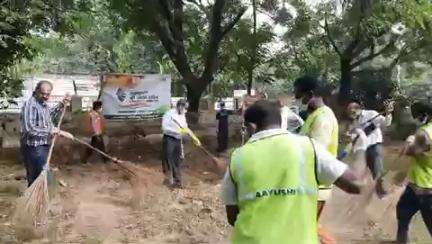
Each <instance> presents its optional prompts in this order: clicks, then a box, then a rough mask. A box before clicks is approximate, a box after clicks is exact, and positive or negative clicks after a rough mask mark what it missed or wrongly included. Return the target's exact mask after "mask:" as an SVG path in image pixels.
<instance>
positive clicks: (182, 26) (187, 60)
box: [109, 0, 246, 112]
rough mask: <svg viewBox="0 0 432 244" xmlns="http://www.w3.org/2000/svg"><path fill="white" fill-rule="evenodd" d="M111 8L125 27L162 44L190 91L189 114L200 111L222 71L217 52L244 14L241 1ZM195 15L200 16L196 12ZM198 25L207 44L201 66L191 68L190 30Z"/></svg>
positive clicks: (160, 0) (176, 0) (116, 2)
mask: <svg viewBox="0 0 432 244" xmlns="http://www.w3.org/2000/svg"><path fill="white" fill-rule="evenodd" d="M109 2H110V3H111V8H112V9H114V10H115V11H116V13H117V14H118V15H120V16H121V18H122V19H124V20H125V23H124V24H125V27H126V28H130V29H133V30H135V32H136V33H138V34H140V33H142V32H148V31H150V32H151V33H152V34H154V35H155V36H156V37H157V38H158V39H159V40H160V42H161V43H162V45H163V47H164V49H165V50H166V52H167V53H168V55H169V57H170V59H171V61H172V62H173V64H174V66H175V67H176V69H177V71H178V72H179V73H180V75H181V77H182V82H183V83H184V84H185V86H186V89H187V99H188V101H189V103H190V111H191V112H198V108H199V100H200V98H201V95H202V94H203V92H204V91H205V89H206V87H207V86H208V85H209V84H210V83H211V82H212V81H213V80H214V74H215V73H216V71H217V70H218V68H219V62H218V58H219V55H218V51H219V47H220V44H221V41H222V40H223V38H224V37H225V36H226V35H227V34H228V33H229V32H230V31H231V30H232V28H233V27H234V26H235V25H236V23H237V22H238V21H239V20H240V18H241V17H242V15H243V13H244V12H245V10H246V9H245V8H244V6H243V5H242V4H241V3H240V2H241V1H235V0H232V1H226V0H215V1H214V2H213V4H210V5H204V4H203V3H202V2H201V1H195V0H189V1H182V0H146V1H134V0H127V1H123V0H121V1H120V0H110V1H109ZM190 8H195V9H196V10H199V12H198V13H199V14H200V15H199V16H188V12H187V10H188V9H190ZM193 13H197V12H196V11H194V12H193ZM196 25H198V26H199V27H200V28H201V31H202V32H203V33H206V39H207V41H206V44H205V45H203V46H202V47H201V48H200V53H201V55H200V56H201V58H200V60H199V61H200V65H199V67H197V68H195V69H193V68H192V67H191V59H193V57H191V56H190V55H188V51H189V50H188V48H189V47H190V46H189V43H190V41H193V37H192V36H190V35H189V34H190V33H189V30H190V28H191V29H193V26H196Z"/></svg>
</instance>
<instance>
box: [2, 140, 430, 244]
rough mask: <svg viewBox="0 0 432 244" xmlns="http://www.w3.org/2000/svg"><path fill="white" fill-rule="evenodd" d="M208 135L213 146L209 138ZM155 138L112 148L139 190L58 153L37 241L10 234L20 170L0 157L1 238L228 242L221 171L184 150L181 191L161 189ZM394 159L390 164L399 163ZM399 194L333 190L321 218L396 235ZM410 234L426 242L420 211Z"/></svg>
mask: <svg viewBox="0 0 432 244" xmlns="http://www.w3.org/2000/svg"><path fill="white" fill-rule="evenodd" d="M206 141H207V143H206V144H207V145H208V144H209V143H210V144H212V145H211V147H213V146H214V138H207V139H206ZM159 142H160V138H159V137H158V136H154V137H150V139H147V140H145V141H143V140H142V139H139V138H138V139H137V140H136V141H135V142H134V143H133V145H129V146H122V147H117V148H114V149H113V150H112V152H111V153H113V154H115V155H116V156H117V157H119V158H124V159H127V160H131V161H133V162H136V164H137V166H138V167H139V168H141V169H142V171H141V170H140V174H142V177H143V178H145V179H146V181H145V182H146V184H143V185H142V186H141V187H140V189H139V191H137V189H136V188H134V187H132V185H131V184H130V182H129V181H128V180H127V177H125V175H124V173H123V172H122V171H120V170H119V169H118V168H117V167H116V166H115V165H113V164H103V163H97V162H94V163H90V164H82V163H73V164H72V163H69V164H68V163H67V162H65V160H61V159H62V153H63V156H64V152H66V151H67V150H70V149H64V150H63V151H60V152H59V151H57V153H56V161H57V162H61V163H57V164H55V165H54V168H56V170H55V171H54V172H55V179H56V181H55V185H54V186H53V190H52V192H53V194H52V200H51V211H50V228H49V232H48V234H47V236H45V237H44V238H42V239H30V240H25V236H20V235H17V233H15V228H14V225H13V223H12V217H11V216H12V213H13V211H14V206H15V200H16V198H17V197H18V196H19V195H20V194H21V193H22V191H23V190H24V189H25V184H26V183H25V179H24V178H23V177H22V176H23V175H24V171H23V167H22V166H21V165H20V164H19V163H17V162H12V161H0V180H1V182H0V243H229V237H230V233H231V227H230V226H229V225H228V224H227V221H226V217H225V211H224V206H223V203H222V202H221V200H220V187H221V186H220V175H216V174H214V173H212V172H211V170H210V169H209V168H208V167H207V166H206V165H207V162H208V159H207V158H206V156H205V155H204V154H202V153H201V152H199V151H197V150H194V149H192V148H187V150H186V156H187V157H186V159H185V163H184V173H183V176H184V182H185V184H184V189H176V190H172V189H169V188H167V187H166V186H165V185H163V184H162V181H163V175H162V172H161V171H160V160H159V153H160V152H159V148H160V145H159ZM120 144H122V143H121V142H119V145H120ZM213 148H214V147H213ZM394 152H395V149H394V146H393V148H392V147H388V148H387V153H388V158H390V157H394V156H393V155H394ZM66 161H67V160H66ZM394 163H395V162H392V163H388V164H389V165H392V167H395V168H398V166H397V165H396V166H394ZM397 163H398V162H396V164H397ZM15 178H17V179H18V180H17V179H15ZM401 192H402V189H398V188H395V189H394V193H392V194H391V195H389V196H387V197H386V198H384V199H382V200H379V199H377V197H376V196H375V195H373V194H372V195H371V198H370V201H368V199H369V198H368V196H369V195H368V194H367V193H365V194H363V195H362V196H349V195H347V194H345V193H343V192H341V191H339V190H335V191H334V195H333V198H332V200H331V201H330V202H329V203H328V205H327V206H326V208H325V210H324V213H323V217H322V221H321V222H322V224H323V225H324V227H325V228H327V230H329V231H330V232H331V233H333V234H334V235H335V236H336V238H337V239H338V243H386V241H390V240H392V239H393V237H394V235H395V230H396V218H395V206H394V203H395V202H396V201H397V199H398V196H399V194H400V193H401ZM392 203H393V204H392ZM411 237H412V239H413V241H414V242H413V243H425V244H426V243H432V242H431V239H430V237H429V234H427V232H426V228H425V227H424V224H423V222H422V220H421V217H420V216H416V217H415V218H414V219H413V223H412V228H411Z"/></svg>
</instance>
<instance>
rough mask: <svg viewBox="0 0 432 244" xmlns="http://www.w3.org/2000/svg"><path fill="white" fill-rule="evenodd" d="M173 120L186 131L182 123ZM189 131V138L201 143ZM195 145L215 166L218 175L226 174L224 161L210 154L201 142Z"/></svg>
mask: <svg viewBox="0 0 432 244" xmlns="http://www.w3.org/2000/svg"><path fill="white" fill-rule="evenodd" d="M172 120H173V121H174V123H176V124H177V126H179V127H180V128H181V129H183V130H184V129H185V128H184V127H183V126H181V125H180V123H179V122H178V121H177V120H175V119H172ZM187 130H188V131H189V136H190V137H192V139H194V140H196V141H198V142H199V139H198V137H196V135H195V134H194V133H193V132H192V131H191V130H190V129H187ZM195 145H196V146H197V147H198V148H199V149H200V150H201V151H202V152H204V153H205V154H206V155H207V156H208V157H209V158H210V159H211V161H212V163H213V166H214V167H215V168H216V171H217V173H224V172H225V169H226V163H225V162H224V161H222V160H221V159H218V158H217V157H215V156H214V155H213V154H212V153H210V152H209V151H208V150H207V149H205V148H204V147H203V145H202V144H201V142H200V143H198V144H195Z"/></svg>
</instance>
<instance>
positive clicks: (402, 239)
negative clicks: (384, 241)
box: [396, 186, 432, 243]
mask: <svg viewBox="0 0 432 244" xmlns="http://www.w3.org/2000/svg"><path fill="white" fill-rule="evenodd" d="M418 211H420V213H421V215H422V217H423V221H424V223H425V224H426V227H427V229H428V230H429V233H430V235H431V237H432V194H422V195H420V194H416V193H415V192H414V190H413V189H412V188H411V187H410V186H407V187H406V189H405V192H404V193H403V194H402V196H401V198H400V199H399V202H398V204H397V209H396V214H397V220H398V232H397V240H398V243H407V242H408V230H409V224H410V222H411V219H412V217H413V216H414V215H415V214H416V213H417V212H418Z"/></svg>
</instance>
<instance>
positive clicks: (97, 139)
mask: <svg viewBox="0 0 432 244" xmlns="http://www.w3.org/2000/svg"><path fill="white" fill-rule="evenodd" d="M86 116H87V117H86V121H85V126H86V132H87V134H88V135H90V136H91V142H90V144H91V145H92V146H93V147H95V148H97V149H99V150H101V151H102V152H106V151H105V142H104V139H103V127H104V126H103V123H104V121H103V116H102V101H94V102H93V109H92V110H91V111H90V112H88V114H87V115H86ZM92 154H93V150H92V149H90V148H88V149H87V150H86V153H85V155H84V158H83V162H85V163H86V162H87V160H88V159H89V158H90V156H91V155H92ZM101 157H102V160H103V161H104V162H105V163H106V162H107V161H108V158H106V157H104V156H101Z"/></svg>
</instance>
